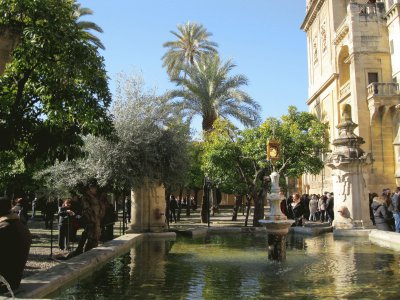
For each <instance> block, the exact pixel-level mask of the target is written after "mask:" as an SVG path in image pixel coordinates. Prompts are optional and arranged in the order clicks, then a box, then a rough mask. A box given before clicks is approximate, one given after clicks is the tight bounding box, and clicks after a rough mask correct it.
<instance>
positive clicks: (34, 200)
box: [31, 197, 38, 220]
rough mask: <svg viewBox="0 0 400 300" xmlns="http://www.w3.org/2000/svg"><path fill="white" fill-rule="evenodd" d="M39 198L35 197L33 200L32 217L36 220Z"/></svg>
mask: <svg viewBox="0 0 400 300" xmlns="http://www.w3.org/2000/svg"><path fill="white" fill-rule="evenodd" d="M37 203H38V199H37V198H36V197H35V198H34V199H33V201H32V216H31V219H32V220H34V219H35V216H36V207H37Z"/></svg>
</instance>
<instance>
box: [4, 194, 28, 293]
mask: <svg viewBox="0 0 400 300" xmlns="http://www.w3.org/2000/svg"><path fill="white" fill-rule="evenodd" d="M10 209H11V203H10V201H9V200H8V199H6V198H4V197H1V198H0V245H1V246H0V275H1V276H3V277H4V278H5V279H6V280H7V282H8V283H9V284H10V286H11V289H13V290H14V289H16V288H18V286H19V285H20V283H21V278H22V272H23V270H24V267H25V264H26V261H27V260H28V254H29V249H30V246H31V242H32V240H31V233H30V232H29V229H28V227H26V225H24V224H23V223H22V222H21V221H20V220H19V217H18V215H16V214H14V213H10ZM5 291H7V288H6V286H5V285H3V284H2V283H0V293H1V292H5Z"/></svg>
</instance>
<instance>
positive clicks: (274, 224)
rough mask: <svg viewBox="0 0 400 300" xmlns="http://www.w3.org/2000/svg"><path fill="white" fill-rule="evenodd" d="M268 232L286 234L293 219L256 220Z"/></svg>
mask: <svg viewBox="0 0 400 300" xmlns="http://www.w3.org/2000/svg"><path fill="white" fill-rule="evenodd" d="M258 223H260V224H261V225H263V226H264V227H265V229H266V231H267V233H268V234H288V232H289V228H290V226H292V224H293V223H294V220H258Z"/></svg>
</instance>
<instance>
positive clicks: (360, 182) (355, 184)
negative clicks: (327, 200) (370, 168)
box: [326, 104, 371, 229]
mask: <svg viewBox="0 0 400 300" xmlns="http://www.w3.org/2000/svg"><path fill="white" fill-rule="evenodd" d="M357 126H358V125H357V124H355V123H354V122H353V121H352V118H351V106H350V105H349V104H344V105H343V106H342V116H341V121H340V123H339V125H338V126H337V128H338V129H339V137H338V138H337V139H335V140H334V141H333V143H332V144H333V146H334V150H333V152H332V153H331V154H330V155H329V157H328V158H327V160H326V165H327V166H328V167H330V168H331V169H332V179H333V180H332V182H333V192H334V213H335V220H334V222H333V226H334V228H335V229H352V228H364V227H365V226H370V225H371V220H370V215H369V201H368V191H367V189H366V185H365V180H364V177H363V167H364V166H365V165H366V164H368V163H370V162H371V158H370V154H366V153H364V151H363V150H362V149H361V148H360V145H361V144H363V143H364V140H363V139H362V138H361V137H359V136H357V135H356V134H355V133H354V129H355V128H356V127H357Z"/></svg>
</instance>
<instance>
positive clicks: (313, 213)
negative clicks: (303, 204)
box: [308, 195, 318, 222]
mask: <svg viewBox="0 0 400 300" xmlns="http://www.w3.org/2000/svg"><path fill="white" fill-rule="evenodd" d="M308 207H309V209H310V218H309V220H310V221H313V222H316V221H317V219H318V218H317V213H318V200H317V196H316V195H312V196H311V200H310V202H309V203H308Z"/></svg>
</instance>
